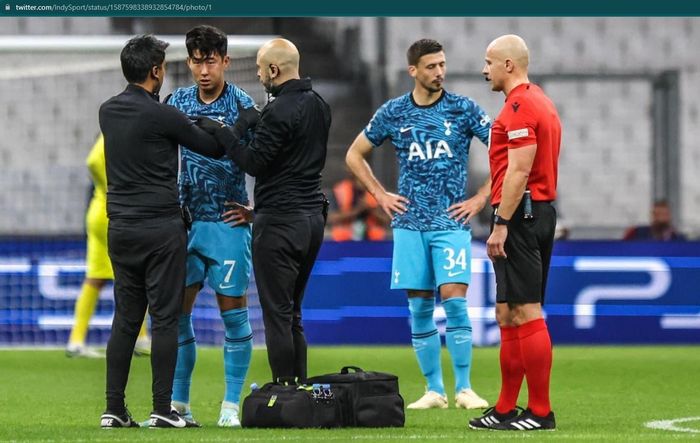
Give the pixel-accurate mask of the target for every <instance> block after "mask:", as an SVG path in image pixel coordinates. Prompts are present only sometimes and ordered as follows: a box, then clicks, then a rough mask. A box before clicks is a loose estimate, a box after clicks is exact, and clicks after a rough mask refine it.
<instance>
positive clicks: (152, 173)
mask: <svg viewBox="0 0 700 443" xmlns="http://www.w3.org/2000/svg"><path fill="white" fill-rule="evenodd" d="M100 128H101V129H102V133H103V134H104V138H105V164H106V169H107V215H108V216H109V218H110V220H112V219H120V218H151V217H159V216H170V215H174V214H177V213H179V207H180V205H179V202H178V190H177V174H178V160H179V150H178V144H180V145H183V146H188V147H190V149H192V150H193V151H195V152H198V153H200V154H202V155H207V156H210V157H220V156H222V155H223V150H222V149H221V148H220V147H219V146H218V144H217V142H216V139H214V137H212V136H211V135H209V134H207V133H206V132H205V131H203V130H202V129H200V128H198V127H197V126H196V125H195V124H194V122H192V121H191V120H190V119H189V118H187V116H186V115H185V114H183V113H182V112H180V111H178V110H177V109H176V108H174V107H172V106H169V105H165V104H162V103H159V102H158V99H157V96H155V95H152V94H150V93H149V92H148V91H146V90H145V89H143V88H141V87H140V86H137V85H133V84H130V85H128V86H127V87H126V89H125V90H124V91H123V92H122V93H121V94H119V95H117V96H115V97H112V98H110V99H109V100H107V101H106V102H104V103H103V104H102V106H101V107H100Z"/></svg>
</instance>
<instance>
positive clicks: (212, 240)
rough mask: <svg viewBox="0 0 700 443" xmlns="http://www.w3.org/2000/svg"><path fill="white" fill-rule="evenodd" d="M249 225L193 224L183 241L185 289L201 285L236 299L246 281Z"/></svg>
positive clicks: (248, 265) (249, 255) (249, 256)
mask: <svg viewBox="0 0 700 443" xmlns="http://www.w3.org/2000/svg"><path fill="white" fill-rule="evenodd" d="M250 238H251V235H250V225H245V226H236V227H231V226H230V225H228V224H226V223H224V222H204V221H196V222H194V223H193V224H192V229H191V230H190V232H189V236H188V240H187V280H186V284H187V286H191V285H194V284H197V283H200V284H201V283H203V282H204V279H205V278H207V279H208V282H209V286H210V287H211V288H212V289H213V290H214V292H216V293H217V294H221V295H229V296H240V295H244V294H245V293H246V291H247V290H248V281H249V279H250V267H251V257H252V256H251V252H250Z"/></svg>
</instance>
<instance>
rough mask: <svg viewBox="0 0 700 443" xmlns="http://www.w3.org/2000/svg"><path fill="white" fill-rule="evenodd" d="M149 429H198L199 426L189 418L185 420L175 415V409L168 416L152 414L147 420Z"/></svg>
mask: <svg viewBox="0 0 700 443" xmlns="http://www.w3.org/2000/svg"><path fill="white" fill-rule="evenodd" d="M148 427H149V428H199V427H200V424H199V423H197V422H196V421H194V420H193V419H191V418H185V417H183V416H181V415H180V414H178V413H177V410H176V409H175V408H173V409H171V410H170V413H169V414H158V413H157V412H152V413H151V416H150V417H149V419H148Z"/></svg>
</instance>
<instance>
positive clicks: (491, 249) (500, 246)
mask: <svg viewBox="0 0 700 443" xmlns="http://www.w3.org/2000/svg"><path fill="white" fill-rule="evenodd" d="M506 238H508V227H506V226H504V225H496V226H494V227H493V232H491V235H490V236H489V239H488V240H486V253H487V254H488V256H489V258H490V259H491V261H495V260H497V259H500V258H508V256H507V255H506V249H505V246H506Z"/></svg>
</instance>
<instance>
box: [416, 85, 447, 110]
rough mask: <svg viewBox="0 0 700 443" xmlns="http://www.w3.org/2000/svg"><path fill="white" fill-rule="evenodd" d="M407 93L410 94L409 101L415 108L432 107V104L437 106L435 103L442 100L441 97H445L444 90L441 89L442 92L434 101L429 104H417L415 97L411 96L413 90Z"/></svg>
mask: <svg viewBox="0 0 700 443" xmlns="http://www.w3.org/2000/svg"><path fill="white" fill-rule="evenodd" d="M409 95H410V96H411V103H413V106H415V107H416V108H421V109H427V108H432V107H433V106H437V104H438V103H440V102H441V101H442V99H443V98H444V97H445V95H446V91H445V90H444V89H443V90H442V93H441V94H440V97H438V99H437V100H435V101H434V102H432V103H431V104H429V105H419V104H418V103H416V99H414V98H413V91H411V92H409Z"/></svg>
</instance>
